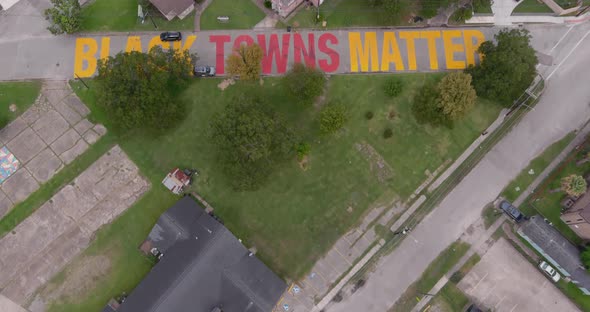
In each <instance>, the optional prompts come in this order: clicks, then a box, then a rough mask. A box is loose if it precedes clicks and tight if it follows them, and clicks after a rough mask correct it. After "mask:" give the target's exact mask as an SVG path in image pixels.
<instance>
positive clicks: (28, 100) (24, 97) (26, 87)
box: [0, 81, 41, 128]
mask: <svg viewBox="0 0 590 312" xmlns="http://www.w3.org/2000/svg"><path fill="white" fill-rule="evenodd" d="M40 90H41V83H40V82H38V81H25V82H2V83H0V128H3V127H4V126H6V125H7V124H8V123H9V122H11V121H12V120H14V119H15V118H16V117H18V116H19V115H20V114H22V113H24V112H25V111H26V110H27V109H28V108H29V106H31V105H32V104H33V103H34V102H35V100H36V99H37V96H38V95H39V91H40ZM12 104H14V105H16V111H14V112H12V111H10V105H12Z"/></svg>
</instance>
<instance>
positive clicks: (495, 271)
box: [458, 238, 580, 312]
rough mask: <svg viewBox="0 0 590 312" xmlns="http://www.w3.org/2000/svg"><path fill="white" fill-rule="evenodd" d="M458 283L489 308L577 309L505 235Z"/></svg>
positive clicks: (535, 311) (568, 311) (549, 311)
mask: <svg viewBox="0 0 590 312" xmlns="http://www.w3.org/2000/svg"><path fill="white" fill-rule="evenodd" d="M458 286H459V288H460V289H461V290H463V291H464V292H465V293H466V294H467V295H468V296H469V297H472V299H473V300H474V301H475V302H477V303H478V304H480V305H481V307H484V308H486V309H490V310H492V311H498V312H502V311H507V312H512V311H519V312H553V311H560V312H574V311H580V310H579V309H578V308H577V307H576V306H575V305H574V304H573V303H572V302H571V301H570V300H569V299H568V298H567V297H566V296H565V295H564V294H563V293H561V291H559V289H557V287H555V285H553V282H551V281H550V280H549V279H548V278H546V277H545V276H544V275H543V273H541V271H539V270H538V269H537V268H535V267H534V266H533V265H532V264H530V263H529V262H528V261H527V260H526V259H525V258H524V257H523V256H522V255H521V254H519V253H518V252H517V251H516V250H515V249H514V247H512V246H511V245H510V244H509V243H508V242H507V241H506V240H505V239H504V238H500V239H499V240H498V241H497V242H496V243H495V244H494V246H493V247H492V248H491V249H490V250H489V251H488V252H487V253H486V254H485V256H484V257H483V258H482V259H481V261H480V262H479V263H478V264H477V265H476V266H475V267H473V269H472V270H471V271H470V272H469V274H467V275H466V276H465V277H464V278H463V279H462V280H461V282H460V283H459V285H458Z"/></svg>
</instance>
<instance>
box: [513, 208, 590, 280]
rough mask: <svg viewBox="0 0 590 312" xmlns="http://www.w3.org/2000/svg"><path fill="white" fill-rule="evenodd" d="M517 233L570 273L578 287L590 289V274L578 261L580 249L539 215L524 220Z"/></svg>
mask: <svg viewBox="0 0 590 312" xmlns="http://www.w3.org/2000/svg"><path fill="white" fill-rule="evenodd" d="M518 233H519V234H520V235H521V236H523V237H524V238H525V239H527V241H529V242H530V243H531V244H532V245H533V247H535V248H536V249H537V250H538V251H539V252H541V253H542V254H543V255H544V256H545V258H547V260H548V261H549V262H551V263H552V264H553V265H554V266H556V268H557V269H558V270H559V271H561V272H562V273H563V274H565V275H566V276H567V275H571V276H570V277H571V279H572V280H575V281H577V284H578V287H582V288H585V289H586V290H590V275H588V272H587V271H586V269H585V268H584V265H583V264H582V262H581V261H580V251H579V250H578V248H576V246H574V245H573V244H572V243H570V242H569V241H568V240H567V239H566V238H565V237H563V236H562V235H561V234H560V233H559V231H557V230H556V229H555V228H554V227H553V226H551V225H549V224H547V222H545V221H544V220H543V218H542V217H541V216H539V215H536V216H533V217H531V218H530V220H528V221H526V222H524V223H523V224H522V225H521V227H520V228H519V229H518ZM564 271H565V272H564Z"/></svg>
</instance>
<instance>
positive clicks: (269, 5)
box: [264, 0, 272, 9]
mask: <svg viewBox="0 0 590 312" xmlns="http://www.w3.org/2000/svg"><path fill="white" fill-rule="evenodd" d="M264 7H265V8H267V9H272V2H271V1H270V0H265V1H264Z"/></svg>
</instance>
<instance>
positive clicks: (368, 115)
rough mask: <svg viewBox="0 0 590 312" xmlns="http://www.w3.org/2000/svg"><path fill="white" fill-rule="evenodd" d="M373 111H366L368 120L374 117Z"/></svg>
mask: <svg viewBox="0 0 590 312" xmlns="http://www.w3.org/2000/svg"><path fill="white" fill-rule="evenodd" d="M373 116H374V115H373V112H372V111H368V112H366V113H365V118H367V120H371V119H373Z"/></svg>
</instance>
